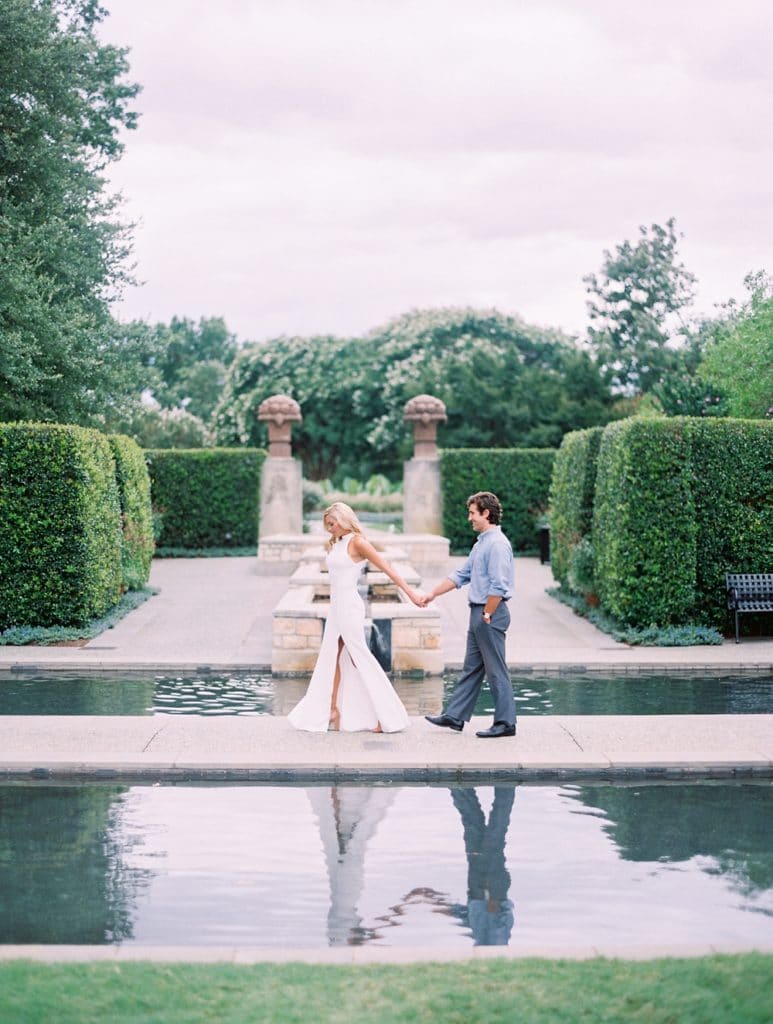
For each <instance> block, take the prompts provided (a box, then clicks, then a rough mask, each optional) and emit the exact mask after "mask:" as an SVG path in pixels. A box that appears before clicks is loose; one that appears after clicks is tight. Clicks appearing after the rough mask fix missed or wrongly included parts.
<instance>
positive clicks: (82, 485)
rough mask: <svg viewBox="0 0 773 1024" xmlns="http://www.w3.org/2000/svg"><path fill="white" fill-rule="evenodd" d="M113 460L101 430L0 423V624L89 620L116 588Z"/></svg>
mask: <svg viewBox="0 0 773 1024" xmlns="http://www.w3.org/2000/svg"><path fill="white" fill-rule="evenodd" d="M121 586H122V572H121V512H120V504H119V497H118V485H117V483H116V477H115V463H114V461H113V455H112V452H111V450H110V444H109V442H108V440H107V438H106V437H104V436H103V435H102V434H100V433H98V432H97V431H95V430H86V429H83V428H81V427H70V426H53V425H49V424H29V423H22V424H2V425H0V629H7V628H8V627H9V626H30V625H32V626H57V625H63V626H66V625H83V624H85V623H86V622H87V621H88V620H89V619H91V618H94V617H96V616H99V615H102V614H104V613H105V612H106V611H107V610H108V609H109V608H111V607H112V606H113V605H114V604H116V603H117V601H118V600H119V598H120V595H121Z"/></svg>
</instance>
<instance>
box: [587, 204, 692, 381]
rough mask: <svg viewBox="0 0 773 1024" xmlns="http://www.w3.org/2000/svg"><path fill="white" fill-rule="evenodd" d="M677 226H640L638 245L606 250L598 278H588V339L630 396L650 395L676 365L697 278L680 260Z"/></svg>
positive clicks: (610, 378) (607, 370) (608, 373)
mask: <svg viewBox="0 0 773 1024" xmlns="http://www.w3.org/2000/svg"><path fill="white" fill-rule="evenodd" d="M677 243H678V236H677V233H676V222H675V220H674V219H673V217H672V218H671V219H670V220H668V221H667V222H666V225H665V227H663V226H661V225H659V224H653V225H652V226H651V227H650V228H646V227H640V228H639V239H638V241H637V242H636V244H632V243H631V242H629V241H627V240H626V241H624V242H623V243H622V244H621V245H618V246H617V248H616V249H615V252H614V253H611V252H609V251H608V250H605V252H604V264H603V267H602V270H601V273H600V274H599V275H596V274H589V275H588V276H587V277H585V278H584V281H585V283H586V284H587V286H588V288H587V290H588V293H589V295H590V300H589V302H588V313H589V316H590V321H591V326H590V328H589V330H588V336H589V341H590V345H591V348H592V349H593V350H594V352H595V354H596V357H597V359H598V361H599V365H600V366H601V367H602V369H603V371H604V373H605V375H606V379H607V380H608V382H609V383H610V385H612V386H613V387H614V388H615V389H617V390H618V391H620V392H623V393H627V394H637V393H638V394H641V393H644V392H647V391H649V390H650V389H651V388H652V387H653V385H654V384H656V383H657V382H658V381H659V380H660V379H661V378H662V377H663V375H664V373H667V372H668V371H670V370H672V369H673V368H674V366H675V363H676V362H677V358H678V357H677V356H676V355H675V352H674V348H673V347H669V343H672V342H673V341H674V339H675V337H676V336H677V335H678V334H679V332H680V330H681V329H683V328H684V325H683V324H682V323H681V318H680V314H681V313H682V311H683V310H684V309H685V308H686V307H687V306H689V304H690V303H691V302H692V299H693V293H694V285H695V277H694V276H693V275H692V274H691V273H690V272H689V271H688V270H687V269H686V268H685V266H684V264H682V263H679V262H677Z"/></svg>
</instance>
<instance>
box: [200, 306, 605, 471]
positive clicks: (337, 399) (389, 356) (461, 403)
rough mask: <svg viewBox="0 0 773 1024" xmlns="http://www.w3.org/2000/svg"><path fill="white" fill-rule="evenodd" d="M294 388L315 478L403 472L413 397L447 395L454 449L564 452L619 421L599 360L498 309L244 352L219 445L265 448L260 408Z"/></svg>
mask: <svg viewBox="0 0 773 1024" xmlns="http://www.w3.org/2000/svg"><path fill="white" fill-rule="evenodd" d="M278 392H285V393H287V394H290V395H291V396H292V397H293V398H295V399H296V401H297V402H299V404H300V405H301V408H302V412H303V417H304V420H303V423H302V424H301V425H300V427H296V428H294V431H293V444H294V449H295V451H296V453H297V454H298V455H299V456H300V458H301V459H302V461H303V463H304V466H305V469H306V473H307V475H308V476H309V477H311V478H313V479H321V478H325V477H334V478H335V479H336V480H338V481H340V480H341V479H342V478H343V477H344V476H347V475H348V476H353V477H358V478H366V477H368V476H370V475H371V474H372V473H377V472H380V473H386V474H389V475H392V476H399V474H400V472H401V469H402V461H403V460H404V459H405V458H408V457H410V454H411V449H412V444H411V434H410V431H409V429H408V428H407V427H406V425H405V423H404V421H403V408H404V406H405V403H406V402H407V401H408V399H409V398H412V397H413V396H414V395H417V394H421V393H423V392H428V393H430V394H433V395H436V396H437V397H438V398H441V399H442V400H443V401H444V402H445V404H446V408H447V410H448V423H447V424H446V425H445V426H443V427H442V428H441V442H442V444H443V445H444V446H445V447H469V446H476V447H508V446H513V445H523V446H534V447H538V446H553V445H557V444H558V443H559V442H560V440H561V437H562V436H563V434H564V432H565V431H567V430H571V429H574V428H575V427H578V426H583V427H584V426H591V425H595V424H597V423H600V422H606V421H607V420H608V419H610V418H611V415H612V414H611V411H610V395H609V391H608V389H607V388H606V386H605V385H604V383H603V381H602V380H601V377H600V374H599V372H598V370H597V369H596V367H595V366H594V364H593V361H592V360H591V358H590V357H589V355H588V354H587V353H585V352H583V351H581V350H580V349H579V348H578V347H577V346H576V345H575V344H574V342H573V341H572V340H571V339H569V338H567V337H566V336H564V335H562V334H560V332H557V331H550V330H542V329H538V328H535V327H531V326H529V325H527V324H525V323H523V321H521V320H519V319H517V318H515V317H507V316H504V315H503V314H501V313H498V312H496V311H481V310H473V309H439V310H425V311H419V312H414V313H410V314H407V315H406V316H402V317H398V318H397V319H396V320H393V321H390V322H389V323H388V324H386V325H385V326H384V327H381V328H378V329H377V330H375V331H373V332H372V333H371V334H369V335H368V336H367V337H365V338H362V339H340V338H331V337H325V338H311V339H304V338H291V339H288V338H279V339H276V340H275V341H272V342H269V343H267V344H265V345H259V346H250V347H248V348H245V349H244V350H243V351H242V352H241V353H240V354H239V356H238V357H237V358H236V360H235V361H234V364H233V366H232V368H231V371H230V373H229V376H228V380H227V381H226V387H225V390H224V394H223V399H222V401H221V403H220V405H219V406H218V409H217V411H216V413H215V430H216V434H217V439H218V443H221V444H229V443H230V444H234V443H243V444H255V445H260V444H263V443H264V437H265V434H264V430H263V427H262V425H261V424H259V423H258V421H257V409H258V406H259V405H260V403H261V402H262V401H263V399H264V398H267V397H268V396H269V395H271V394H276V393H278Z"/></svg>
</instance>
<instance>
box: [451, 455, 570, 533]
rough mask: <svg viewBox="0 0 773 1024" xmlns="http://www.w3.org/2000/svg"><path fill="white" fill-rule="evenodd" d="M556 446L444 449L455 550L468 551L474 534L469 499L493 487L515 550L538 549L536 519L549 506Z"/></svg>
mask: <svg viewBox="0 0 773 1024" xmlns="http://www.w3.org/2000/svg"><path fill="white" fill-rule="evenodd" d="M555 455H556V452H555V449H553V448H451V449H446V450H444V451H441V453H440V473H441V480H442V494H443V533H444V535H445V536H446V537H448V538H449V541H450V544H451V550H452V551H455V552H465V553H466V552H467V551H469V550H470V546H471V544H472V543H473V541H474V539H475V537H474V534H473V533H472V531H471V529H470V524H469V523H468V522H467V507H466V502H467V498H468V497H469V496H470V495H471V494H474V493H475V491H493V492H494V494H496V495H497V497H498V498H499V500H500V501H501V502H502V508H503V518H502V529H503V530H504V532H505V533H506V534H507V536H508V537H509V538H510V543H511V544H512V545H513V550H515V551H524V552H533V551H536V548H537V522H538V520H539V519H540V517H541V516H543V515H544V513H545V511H546V510H547V507H548V490H549V488H550V477H551V473H552V471H553V460H554V458H555Z"/></svg>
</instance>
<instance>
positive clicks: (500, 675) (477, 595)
mask: <svg viewBox="0 0 773 1024" xmlns="http://www.w3.org/2000/svg"><path fill="white" fill-rule="evenodd" d="M467 518H468V520H469V521H470V524H471V526H472V528H473V530H474V531H475V532H476V533H477V534H478V535H479V536H478V539H477V541H476V542H475V544H474V545H473V548H472V551H471V552H470V557H469V558H468V559H467V561H466V562H465V563H464V565H463V566H462V567H461V568H460V569H457V570H456V572H453V573H451V575H450V576H449V577H448V578H447V579H445V580H443V581H442V582H441V583H438V585H437V586H436V587H435V588H434V589H433V590H432V591H431V592H430V593H429V594H427V595H426V597H425V599H424V600H425V605H426V604H429V602H430V601H432V600H434V599H435V598H436V597H439V596H440V595H441V594H447V593H448V592H449V591H451V590H454V589H458V588H459V587H462V586H464V584H465V583H469V585H470V591H469V600H470V626H469V629H468V630H467V650H466V651H465V655H464V665H463V667H462V674H461V676H460V678H459V681H458V683H457V684H456V687H455V688H454V692H453V693H452V694H451V697H450V698H449V701H448V705H447V706H446V710H445V712H444V713H443V714H441V715H427V716H426V719H427V721H428V722H431V723H432V724H433V725H440V726H444V727H445V728H447V729H453V730H454V731H455V732H461V731H462V729H463V728H464V723H465V722H469V720H470V718H471V717H472V713H473V710H474V708H475V701H476V700H477V698H478V694H479V693H480V688H481V686H482V685H483V679H484V677H485V678H486V679H488V684H489V687H490V688H491V693H492V695H493V697H494V724H493V725H492V726H491V727H490V728H489V729H482V730H481V731H479V732H476V734H475V735H476V736H481V737H486V738H489V737H498V736H515V701H514V700H513V687H512V683H511V682H510V674H509V672H508V671H507V658H506V655H505V633H506V632H507V628H508V626H509V625H510V612H509V611H508V608H507V602H508V600H509V599H510V598H511V597H512V594H513V586H514V584H513V550H512V548H511V547H510V541H509V540H508V539H507V537H505V535H504V533H502V528H501V526H500V525H499V524H500V522H501V520H502V506H501V504H500V502H499V498H497V496H496V494H492V493H491V492H490V491H479V492H478V493H477V494H473V495H471V496H470V497H469V498H468V499H467Z"/></svg>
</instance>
